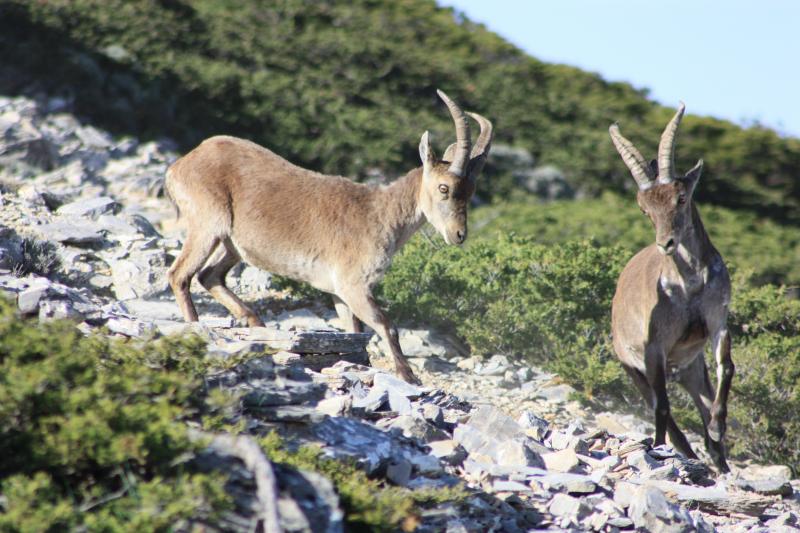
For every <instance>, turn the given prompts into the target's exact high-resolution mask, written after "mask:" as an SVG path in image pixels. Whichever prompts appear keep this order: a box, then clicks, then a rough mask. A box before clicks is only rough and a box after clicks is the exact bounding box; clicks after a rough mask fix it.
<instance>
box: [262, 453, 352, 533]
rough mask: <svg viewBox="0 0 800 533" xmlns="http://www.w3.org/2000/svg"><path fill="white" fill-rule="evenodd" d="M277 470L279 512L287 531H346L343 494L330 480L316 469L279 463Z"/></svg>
mask: <svg viewBox="0 0 800 533" xmlns="http://www.w3.org/2000/svg"><path fill="white" fill-rule="evenodd" d="M275 471H276V475H277V478H278V487H279V489H280V498H279V499H278V516H279V517H280V525H281V529H282V530H283V531H285V532H287V533H289V532H298V533H299V532H309V531H310V532H315V533H316V532H319V533H340V532H342V531H343V521H344V513H343V512H342V510H341V509H340V508H339V497H338V496H337V495H336V490H335V489H334V487H333V484H332V483H331V482H330V480H328V479H327V478H326V477H324V476H322V475H320V474H317V473H315V472H309V471H307V470H293V469H290V468H285V467H281V466H278V465H276V466H275ZM253 529H257V528H253Z"/></svg>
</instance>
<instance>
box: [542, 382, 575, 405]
mask: <svg viewBox="0 0 800 533" xmlns="http://www.w3.org/2000/svg"><path fill="white" fill-rule="evenodd" d="M576 392H577V391H576V390H575V389H574V388H572V387H570V386H569V385H566V384H562V385H551V386H547V387H541V388H539V389H538V390H537V391H536V396H538V397H539V398H543V399H544V400H547V401H549V402H554V403H563V402H566V401H567V400H569V399H570V396H572V395H573V394H575V393H576Z"/></svg>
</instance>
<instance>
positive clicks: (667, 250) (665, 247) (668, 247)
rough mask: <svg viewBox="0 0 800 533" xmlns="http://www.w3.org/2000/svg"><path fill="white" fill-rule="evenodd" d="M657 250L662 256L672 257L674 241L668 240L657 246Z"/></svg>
mask: <svg viewBox="0 0 800 533" xmlns="http://www.w3.org/2000/svg"><path fill="white" fill-rule="evenodd" d="M658 249H659V251H660V252H661V253H662V254H664V255H672V254H673V253H674V252H675V239H672V238H670V239H669V240H668V241H667V242H666V243H664V244H659V245H658Z"/></svg>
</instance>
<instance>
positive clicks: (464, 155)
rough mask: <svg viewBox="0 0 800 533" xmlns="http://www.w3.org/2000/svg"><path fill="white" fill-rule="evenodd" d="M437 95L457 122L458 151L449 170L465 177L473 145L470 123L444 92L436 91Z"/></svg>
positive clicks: (456, 150)
mask: <svg viewBox="0 0 800 533" xmlns="http://www.w3.org/2000/svg"><path fill="white" fill-rule="evenodd" d="M436 93H437V94H438V95H439V98H441V99H442V101H443V102H444V103H445V104H446V105H447V109H449V110H450V115H452V117H453V122H455V125H456V149H455V153H454V154H453V161H452V162H451V163H450V168H448V169H447V170H448V171H449V172H452V173H453V174H455V175H456V176H461V177H463V176H464V173H465V171H466V168H467V162H468V161H469V150H470V147H471V145H472V143H471V142H470V137H469V121H468V120H467V116H466V115H465V114H464V112H463V111H462V110H461V108H460V107H458V106H457V105H456V103H455V102H453V101H452V100H450V98H449V97H448V96H447V95H446V94H444V92H442V91H440V90H439V89H436Z"/></svg>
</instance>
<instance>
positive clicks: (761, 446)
mask: <svg viewBox="0 0 800 533" xmlns="http://www.w3.org/2000/svg"><path fill="white" fill-rule="evenodd" d="M731 330H732V335H733V337H732V338H733V347H734V348H733V359H734V362H735V364H736V376H735V377H734V381H733V392H732V394H731V402H730V409H729V413H730V417H731V419H732V420H733V421H734V425H733V427H732V430H731V437H730V438H729V440H728V442H729V445H730V446H731V449H732V451H733V452H734V453H737V454H740V455H745V456H747V457H751V458H753V459H756V460H757V461H760V462H765V463H772V462H780V463H785V464H788V465H789V466H791V467H792V468H793V469H794V471H795V473H798V472H800V419H798V417H797V413H798V412H800V300H792V299H788V298H786V295H785V291H784V289H782V288H780V287H774V286H764V287H758V288H745V287H742V288H740V289H739V290H738V291H736V292H734V299H733V306H732V309H731Z"/></svg>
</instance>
